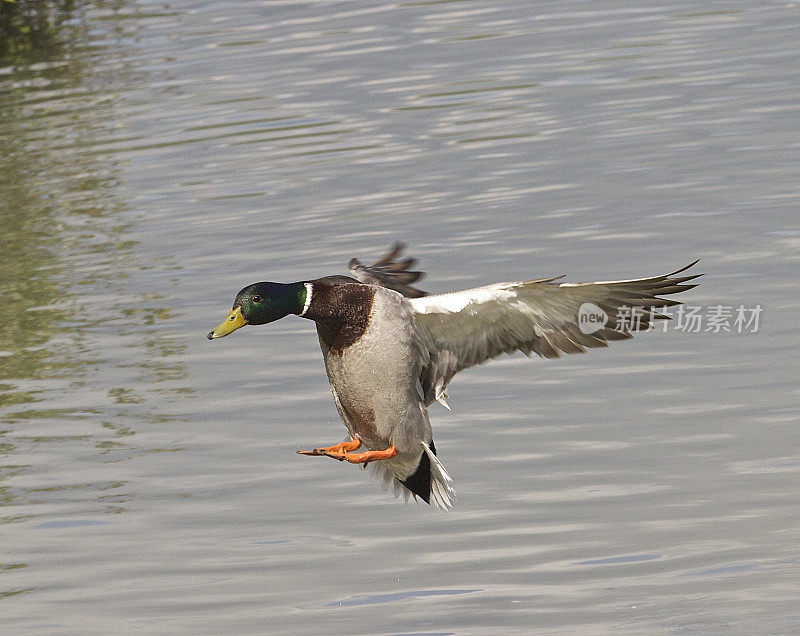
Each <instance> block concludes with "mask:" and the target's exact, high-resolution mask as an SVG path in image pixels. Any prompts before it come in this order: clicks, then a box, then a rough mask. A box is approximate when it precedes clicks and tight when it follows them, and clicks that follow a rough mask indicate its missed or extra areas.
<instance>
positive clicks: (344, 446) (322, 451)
mask: <svg viewBox="0 0 800 636" xmlns="http://www.w3.org/2000/svg"><path fill="white" fill-rule="evenodd" d="M360 446H361V440H360V439H356V438H355V437H353V438H352V439H351V440H350V441H349V442H341V443H339V444H334V445H333V446H325V447H324V448H315V449H314V450H311V451H297V454H298V455H328V453H349V452H350V451H354V450H356V449H357V448H359V447H360ZM329 457H330V455H329Z"/></svg>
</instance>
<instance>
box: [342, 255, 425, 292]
mask: <svg viewBox="0 0 800 636" xmlns="http://www.w3.org/2000/svg"><path fill="white" fill-rule="evenodd" d="M405 248H406V246H405V244H404V243H401V242H399V241H397V242H395V244H394V245H393V246H392V249H391V250H390V251H389V252H388V253H387V254H384V256H383V257H381V259H380V260H378V261H376V262H374V263H373V264H372V265H362V264H361V263H360V262H359V260H358V259H357V258H354V259H352V260H351V261H350V264H349V268H350V272H351V273H352V274H353V276H354V277H355V278H356V279H357V280H358V281H359V282H362V283H366V284H367V285H380V286H381V287H388V288H389V289H393V290H394V291H397V292H400V293H401V294H403V296H406V297H407V298H421V297H423V296H427V295H428V292H424V291H422V290H421V289H417V288H416V287H412V286H411V283H414V282H416V281H418V280H419V279H420V278H422V277H423V276H424V275H425V274H424V272H418V271H412V270H411V268H412V267H414V265H416V263H417V259H415V258H404V259H401V260H396V259H398V257H399V256H400V254H401V253H402V252H403V250H404V249H405Z"/></svg>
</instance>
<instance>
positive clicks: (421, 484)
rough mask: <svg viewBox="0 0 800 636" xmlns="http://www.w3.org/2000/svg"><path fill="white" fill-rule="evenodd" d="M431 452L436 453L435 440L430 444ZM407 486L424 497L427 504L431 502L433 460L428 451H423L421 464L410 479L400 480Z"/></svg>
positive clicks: (418, 495)
mask: <svg viewBox="0 0 800 636" xmlns="http://www.w3.org/2000/svg"><path fill="white" fill-rule="evenodd" d="M429 446H430V449H431V452H433V454H434V455H435V454H436V447H435V446H434V445H433V440H431V443H430V444H429ZM399 481H400V483H401V484H403V485H404V486H405V487H406V488H408V489H409V490H410V491H411V492H413V493H414V494H415V495H416V496H417V497H419V498H420V499H422V500H423V501H424V502H425V503H426V504H429V505H430V503H431V460H430V459H428V453H425V452H423V453H422V456H421V457H420V458H419V465H418V466H417V470H415V471H414V474H413V475H411V476H410V477H409V478H408V479H405V480H399Z"/></svg>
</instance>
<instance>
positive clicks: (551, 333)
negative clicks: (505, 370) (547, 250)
mask: <svg viewBox="0 0 800 636" xmlns="http://www.w3.org/2000/svg"><path fill="white" fill-rule="evenodd" d="M696 263H697V261H695V262H694V263H691V264H689V265H687V266H686V267H683V268H681V269H679V270H677V271H675V272H671V273H669V274H664V275H661V276H653V277H650V278H638V279H633V280H620V281H602V282H595V283H557V282H555V281H556V280H557V279H555V278H543V279H538V280H530V281H524V282H515V283H497V284H494V285H488V286H486V287H476V288H474V289H468V290H465V291H460V292H453V293H449V294H440V295H436V296H426V297H422V298H409V299H408V302H409V303H410V304H411V306H412V308H413V309H414V312H415V318H416V322H417V327H418V330H419V334H420V339H421V342H422V347H423V349H425V351H424V353H425V355H424V358H425V359H426V360H427V361H428V364H427V366H426V367H425V370H424V372H423V377H422V378H420V382H421V384H422V388H423V392H424V394H425V402H426V403H427V404H430V403H431V402H433V401H434V400H435V399H436V397H437V395H441V393H442V391H444V389H445V387H446V386H447V384H448V383H449V382H450V380H451V378H452V377H453V376H454V375H455V374H456V373H458V372H459V371H461V370H462V369H466V368H467V367H471V366H473V365H475V364H480V363H481V362H484V361H486V360H488V359H490V358H495V357H497V356H499V355H501V354H503V353H512V352H514V351H522V352H523V353H524V354H525V355H531V354H532V353H535V354H536V355H539V356H541V357H543V358H557V357H559V356H560V355H561V354H562V353H583V352H585V351H586V350H587V349H589V348H594V347H607V346H609V342H611V341H615V340H624V339H628V338H631V337H632V334H631V332H634V331H642V330H646V329H648V328H650V327H651V326H652V324H653V323H654V322H655V321H657V320H663V319H666V318H668V316H665V315H663V314H660V313H658V311H657V309H660V308H662V307H671V306H673V305H679V304H680V302H679V301H677V300H674V299H671V298H662V296H667V295H670V294H678V293H681V292H684V291H686V290H688V289H691V288H692V287H695V285H694V284H687V283H688V282H689V281H691V280H693V279H695V278H697V277H698V276H700V275H701V274H693V275H684V276H679V274H681V273H683V272H684V271H686V270H687V269H689V268H690V267H692V266H693V265H695V264H696ZM585 303H591V304H593V305H595V306H596V307H598V308H600V309H602V310H603V312H605V314H606V316H607V322H606V323H605V325H603V326H602V327H600V328H597V329H596V330H594V331H592V332H591V333H584V331H585V330H586V329H584V330H582V329H581V328H580V327H581V326H580V323H579V312H580V308H581V306H582V305H584V304H585ZM626 312H627V313H626Z"/></svg>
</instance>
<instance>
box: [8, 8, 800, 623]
mask: <svg viewBox="0 0 800 636" xmlns="http://www.w3.org/2000/svg"><path fill="white" fill-rule="evenodd" d="M699 9H700V10H699ZM798 28H800V14H798V12H797V9H796V8H795V7H793V6H792V5H787V4H780V3H767V4H763V3H762V4H759V5H757V6H756V5H754V4H749V3H735V2H732V3H722V4H717V5H714V7H713V9H712V10H705V8H699V7H698V5H697V4H696V3H678V4H672V5H670V6H669V7H666V8H663V7H648V6H621V5H617V4H615V3H610V2H606V3H599V4H598V3H588V2H572V3H568V4H566V5H558V6H556V5H553V4H552V3H506V4H499V5H493V4H485V3H483V4H481V3H471V2H441V3H439V2H424V3H405V4H375V5H369V6H365V5H362V4H361V3H319V4H314V3H308V4H298V3H279V2H275V3H273V2H260V3H238V2H236V3H234V2H222V1H217V2H211V3H200V4H198V3H193V2H174V3H170V4H168V5H165V4H163V3H153V2H145V1H142V2H120V3H116V4H114V5H107V4H104V3H96V4H95V3H79V5H78V7H77V8H76V10H75V12H74V15H73V16H72V17H71V20H69V21H68V22H67V24H66V26H65V30H64V31H63V32H61V35H60V37H62V38H63V46H61V47H60V48H56V49H54V50H52V51H50V52H48V54H47V55H44V56H43V57H42V58H41V59H39V58H37V59H36V60H28V61H27V62H25V60H23V62H25V63H17V65H16V66H15V67H13V68H12V67H11V66H6V68H4V69H3V71H2V74H0V109H2V111H3V112H4V117H3V118H2V120H0V134H1V135H2V140H3V141H2V144H0V149H1V150H0V161H1V162H2V165H0V188H1V189H2V195H3V196H2V203H0V212H2V214H0V223H2V227H0V236H2V239H0V241H2V254H3V264H2V269H0V285H1V286H2V299H3V302H2V303H0V319H1V320H2V325H3V328H2V332H0V334H1V336H0V337H1V338H2V339H1V340H0V391H1V393H0V405H1V406H0V415H1V416H2V426H0V431H1V433H2V434H0V502H1V503H2V508H0V522H1V523H2V525H1V528H2V529H0V533H2V537H3V545H4V550H3V557H2V563H0V581H1V582H2V585H1V586H0V597H2V598H0V605H2V615H3V617H4V620H3V622H4V625H8V626H9V627H8V628H9V629H13V630H14V631H16V632H22V631H25V632H30V633H52V632H87V631H90V632H109V631H110V632H132V631H145V632H156V633H157V632H165V631H172V632H176V631H177V632H183V633H209V634H211V633H231V632H233V633H246V632H252V633H319V632H320V631H324V632H335V633H342V632H348V633H364V634H367V633H370V634H371V633H459V634H462V633H464V634H466V633H474V634H486V633H500V632H502V633H513V632H517V633H525V632H530V631H531V630H539V631H544V632H575V631H579V630H582V631H591V632H605V631H617V632H618V631H622V632H634V633H641V632H687V631H688V632H694V631H698V632H735V633H740V632H744V631H748V630H750V631H757V632H770V633H792V632H796V631H798V630H800V611H798V609H797V607H798V603H797V601H798V583H800V567H799V566H798V550H797V541H796V537H797V528H798V525H800V505H798V502H797V492H798V487H800V442H798V439H799V438H798V435H797V427H798V420H799V419H800V401H799V398H800V391H799V390H798V385H797V380H796V378H797V377H799V376H800V368H798V366H799V365H798V362H797V356H796V355H795V351H796V350H797V349H798V347H799V346H800V338H799V337H798V329H797V320H796V315H797V297H798V286H797V282H796V278H797V277H796V271H797V264H798V246H800V227H798V222H797V210H798V204H800V186H798V183H800V161H798V157H800V154H798V149H799V148H800V132H798V131H800V129H798V126H797V117H798V106H797V91H798V88H800V72H798V70H797V69H798V68H800V65H798V50H797V46H796V42H797V36H798ZM396 238H399V239H402V240H405V241H407V242H408V243H409V245H410V249H411V251H412V253H413V254H414V255H415V256H417V257H418V258H420V260H421V267H422V268H423V269H425V270H427V271H428V272H430V274H429V277H428V278H427V279H426V280H425V281H424V282H425V285H424V287H425V288H426V289H428V290H429V291H432V292H443V291H447V290H452V289H459V288H465V287H469V286H475V285H480V284H484V283H489V282H495V281H500V280H517V279H521V278H531V277H541V276H549V275H559V274H567V275H568V279H569V280H572V281H580V280H595V279H609V278H625V277H633V276H643V275H650V274H658V273H663V272H665V271H669V270H670V269H675V268H677V267H679V266H682V265H685V264H686V263H688V262H691V261H692V260H694V259H695V258H698V257H701V258H702V259H703V260H702V261H701V264H700V268H701V269H702V271H704V272H706V276H705V277H704V279H703V280H702V282H701V285H700V286H699V287H698V288H696V289H695V290H692V291H691V292H689V293H687V294H686V295H685V301H686V303H687V304H688V305H692V306H695V307H699V308H701V313H703V315H707V314H708V312H709V311H710V309H709V308H712V307H716V306H725V307H727V306H730V307H732V308H734V309H735V308H736V307H738V306H740V305H743V306H745V307H747V308H752V307H755V306H757V305H760V306H761V307H762V313H761V316H760V324H759V328H758V329H757V330H755V333H753V330H752V329H750V330H744V332H743V333H737V330H736V329H731V330H730V331H724V330H723V331H720V332H718V333H717V332H714V330H708V331H707V330H706V327H707V326H708V325H707V324H706V323H704V324H703V325H702V328H701V329H700V330H699V331H697V332H692V331H689V330H685V329H684V330H681V329H678V328H677V327H675V325H674V324H672V325H670V326H669V327H668V328H667V329H666V331H664V332H661V331H658V332H655V333H649V334H642V335H641V336H639V337H637V338H635V339H634V340H633V341H631V342H625V343H619V344H615V345H614V346H613V347H612V348H611V349H609V350H602V351H592V352H591V353H590V354H587V355H586V356H568V357H565V358H563V359H560V360H548V361H544V360H539V359H533V360H529V359H527V358H525V357H524V356H521V355H520V356H514V357H505V358H502V359H499V360H497V361H494V362H492V363H491V364H489V365H485V366H481V367H479V368H476V369H473V370H470V371H467V372H465V373H463V374H461V375H459V376H458V377H457V378H456V379H455V380H454V381H453V383H452V384H451V386H450V389H449V393H450V400H449V402H450V404H451V406H452V407H453V411H452V412H447V411H445V410H444V409H442V408H439V407H438V405H434V407H432V409H431V411H432V422H433V427H434V433H435V437H436V443H437V448H438V450H439V453H440V457H441V459H442V461H443V463H444V465H445V466H446V467H447V469H448V471H449V472H450V474H451V475H452V476H453V477H454V479H455V481H456V492H457V496H458V500H457V502H456V507H455V509H454V510H453V511H451V512H449V513H442V512H440V511H437V510H432V509H429V508H428V507H427V506H425V505H416V504H410V505H408V506H406V505H404V504H403V503H402V501H397V500H394V499H393V498H392V496H391V495H390V494H389V493H385V492H382V491H381V489H380V487H379V485H378V484H377V483H375V482H372V481H371V480H370V478H369V474H368V473H367V472H364V471H361V470H360V469H358V467H355V466H342V465H341V464H339V463H336V462H331V461H327V460H323V459H317V458H305V457H299V456H297V455H296V454H295V451H296V450H298V449H303V448H312V447H314V446H318V445H319V444H322V443H333V442H335V441H338V440H340V439H341V438H342V437H343V436H344V432H345V431H344V427H343V425H342V424H341V422H340V421H339V418H338V415H337V414H336V410H335V408H334V405H333V402H332V400H331V397H330V394H329V390H328V387H327V381H326V378H325V374H324V370H323V367H322V363H321V356H320V353H319V350H318V345H317V343H316V336H315V334H314V330H313V325H311V323H308V322H307V321H303V320H298V319H294V318H289V319H286V320H284V321H281V322H279V323H276V324H274V325H270V326H267V327H261V328H248V329H246V330H242V331H240V332H237V333H236V334H234V335H233V336H231V337H229V338H226V339H224V340H221V341H215V342H213V343H209V342H208V341H206V340H205V337H204V335H205V334H206V333H207V332H208V330H209V329H210V328H212V327H213V326H214V325H216V324H217V323H218V322H219V320H220V319H221V318H223V317H224V315H225V312H226V311H227V310H228V309H229V307H230V304H231V302H232V300H233V297H234V295H235V293H236V291H238V290H239V289H240V288H241V287H242V286H244V285H245V284H247V283H250V282H253V281H255V280H264V279H270V280H277V281H290V280H298V279H307V278H312V277H315V276H321V275H325V274H329V273H341V272H344V271H345V269H344V268H345V265H346V263H347V261H348V260H349V259H350V258H351V257H352V256H358V257H359V258H361V259H362V260H367V261H368V260H369V259H370V258H372V257H377V256H378V255H379V254H380V253H381V251H382V250H383V249H385V247H387V246H388V245H389V244H390V243H391V242H392V241H393V240H394V239H396Z"/></svg>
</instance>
